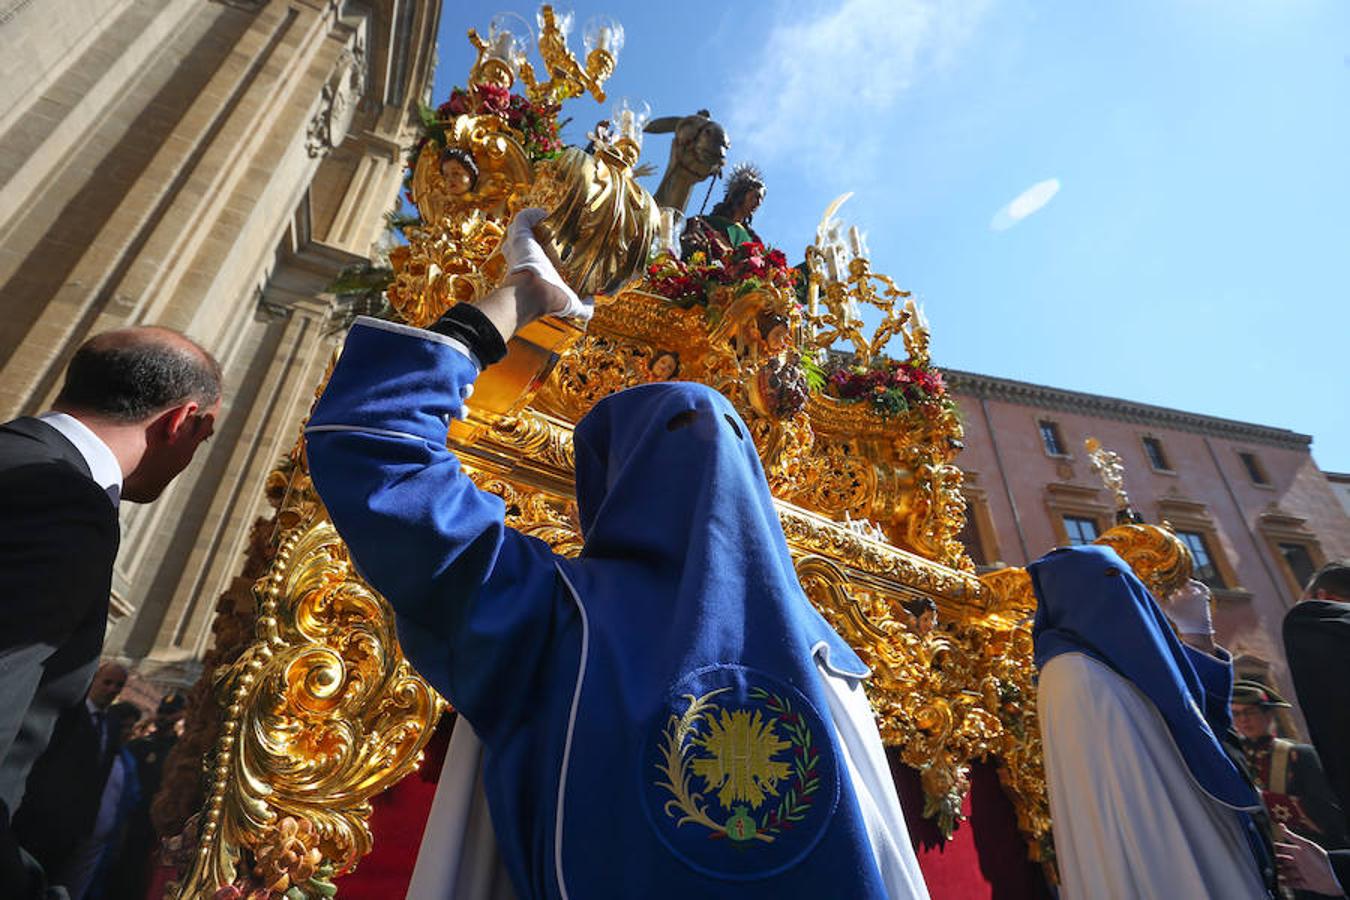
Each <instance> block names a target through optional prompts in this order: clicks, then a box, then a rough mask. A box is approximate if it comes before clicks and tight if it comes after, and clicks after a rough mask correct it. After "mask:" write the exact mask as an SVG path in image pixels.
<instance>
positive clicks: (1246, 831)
mask: <svg viewBox="0 0 1350 900" xmlns="http://www.w3.org/2000/svg"><path fill="white" fill-rule="evenodd" d="M1027 571H1028V572H1029V574H1030V575H1031V581H1032V586H1033V587H1034V588H1035V591H1036V597H1037V601H1038V602H1037V607H1036V619H1035V622H1034V624H1033V627H1032V637H1033V641H1034V645H1035V662H1036V667H1037V669H1041V668H1044V667H1045V665H1046V663H1048V662H1049V661H1050V660H1052V659H1054V658H1055V657H1057V656H1060V655H1061V654H1067V653H1081V654H1084V655H1086V656H1089V657H1091V658H1093V659H1095V660H1097V661H1098V662H1100V663H1102V664H1103V665H1105V666H1107V667H1108V668H1110V669H1111V670H1113V671H1114V672H1115V673H1116V674H1117V675H1119V676H1120V677H1122V678H1124V679H1125V680H1126V681H1128V682H1130V683H1131V684H1132V685H1133V686H1134V687H1135V688H1137V689H1138V690H1139V691H1140V692H1141V693H1142V694H1143V695H1144V697H1145V698H1147V700H1148V701H1149V702H1150V703H1151V704H1152V706H1153V707H1154V708H1155V709H1157V711H1158V713H1159V714H1160V715H1161V716H1162V718H1163V721H1164V722H1165V724H1166V726H1167V730H1168V732H1169V734H1170V736H1171V739H1172V742H1173V743H1174V744H1175V746H1176V748H1177V750H1178V751H1179V753H1180V756H1181V759H1182V761H1183V763H1184V764H1185V766H1186V769H1187V770H1189V772H1190V775H1191V777H1192V778H1193V779H1194V781H1195V783H1196V784H1197V785H1198V786H1199V787H1200V789H1201V790H1202V791H1204V793H1205V794H1207V795H1208V796H1209V797H1211V798H1212V799H1214V800H1216V801H1218V802H1219V803H1220V804H1222V805H1223V806H1226V807H1228V808H1230V809H1232V810H1233V811H1234V814H1235V815H1236V816H1237V819H1238V821H1239V824H1240V826H1241V830H1242V834H1243V836H1244V837H1245V839H1246V842H1247V845H1248V847H1249V849H1250V851H1251V855H1252V859H1253V861H1254V863H1255V868H1256V869H1257V871H1260V872H1262V873H1263V874H1264V873H1266V872H1268V871H1269V870H1270V866H1271V860H1270V857H1269V854H1268V853H1267V849H1266V845H1265V843H1264V841H1263V840H1262V838H1261V836H1260V834H1259V832H1258V831H1257V828H1256V826H1255V825H1254V823H1253V821H1252V818H1251V815H1250V814H1251V813H1253V812H1259V811H1260V809H1261V799H1260V795H1259V794H1258V793H1257V791H1256V788H1255V787H1254V786H1253V785H1252V783H1251V780H1250V778H1248V776H1247V775H1246V773H1245V772H1244V771H1242V770H1241V769H1240V768H1239V766H1238V765H1237V763H1236V762H1235V761H1234V760H1233V759H1232V757H1231V755H1230V754H1229V752H1228V751H1226V750H1225V749H1224V747H1223V746H1222V744H1221V739H1220V736H1221V735H1224V734H1225V733H1227V731H1228V729H1229V726H1230V725H1231V718H1230V716H1231V712H1230V708H1229V699H1230V697H1231V694H1232V682H1233V676H1232V667H1231V665H1230V664H1229V663H1227V662H1224V661H1222V660H1219V659H1215V658H1213V657H1211V656H1208V655H1206V654H1204V653H1201V652H1199V651H1197V650H1195V649H1194V648H1191V647H1188V646H1186V645H1184V644H1182V643H1181V641H1180V640H1178V639H1177V636H1176V634H1175V633H1174V632H1173V630H1172V627H1171V625H1170V623H1169V622H1168V621H1167V617H1166V616H1165V615H1164V614H1163V612H1162V610H1161V609H1160V608H1159V606H1158V603H1157V601H1156V600H1155V599H1154V598H1153V596H1152V594H1150V593H1149V591H1148V589H1147V588H1146V587H1144V584H1143V582H1141V581H1140V580H1139V578H1138V577H1137V576H1136V575H1135V574H1134V571H1133V570H1132V569H1131V568H1130V566H1129V564H1128V563H1126V562H1125V561H1124V560H1123V559H1121V558H1120V556H1119V555H1118V554H1117V553H1116V552H1115V551H1114V550H1112V549H1111V548H1109V547H1103V546H1098V545H1089V546H1081V547H1062V548H1059V549H1057V550H1052V551H1051V552H1050V553H1048V554H1046V555H1045V556H1043V557H1041V558H1040V559H1039V560H1037V561H1036V562H1034V563H1032V564H1031V565H1030V566H1028V567H1027ZM1082 752H1085V753H1097V752H1102V749H1101V748H1095V749H1094V748H1083V749H1082Z"/></svg>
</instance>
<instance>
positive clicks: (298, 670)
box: [178, 517, 443, 898]
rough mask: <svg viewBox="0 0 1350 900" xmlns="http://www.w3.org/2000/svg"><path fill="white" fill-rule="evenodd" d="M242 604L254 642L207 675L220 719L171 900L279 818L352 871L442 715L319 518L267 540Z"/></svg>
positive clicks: (234, 862)
mask: <svg viewBox="0 0 1350 900" xmlns="http://www.w3.org/2000/svg"><path fill="white" fill-rule="evenodd" d="M254 591H255V594H256V596H257V598H258V617H257V620H256V629H257V639H256V640H255V641H254V643H253V644H252V645H250V646H249V648H248V649H247V650H246V651H245V653H244V654H243V655H241V656H240V657H239V658H238V659H237V660H236V661H235V662H234V663H233V665H231V666H230V667H229V668H227V669H224V670H222V671H220V672H219V673H218V674H217V679H216V689H217V692H218V695H219V696H221V697H222V698H223V700H222V705H223V706H224V707H225V720H224V723H223V725H222V726H221V732H220V737H219V740H218V741H217V744H216V748H215V754H214V762H213V763H212V765H211V768H210V774H211V786H210V790H209V795H208V798H207V806H206V818H205V821H204V822H203V823H202V827H201V834H200V844H199V846H198V849H197V852H196V857H195V859H194V861H193V865H192V867H191V869H190V871H189V872H188V874H187V877H186V878H185V879H184V881H183V883H182V885H181V888H180V890H179V893H178V896H180V897H185V898H186V897H198V896H203V895H209V894H210V893H212V892H214V891H215V890H216V889H217V888H219V887H221V886H223V885H228V884H232V883H234V882H235V880H236V878H237V877H238V867H239V864H240V862H241V853H242V852H244V851H248V852H250V853H252V852H255V851H256V850H257V849H258V847H259V846H260V842H261V841H264V840H265V838H266V835H267V834H269V829H272V827H273V826H274V825H275V824H276V823H277V822H278V820H279V819H280V818H282V817H284V816H293V817H296V818H297V819H303V820H305V821H307V822H310V823H312V825H313V829H314V833H315V835H316V836H317V837H316V840H317V845H316V846H317V848H318V849H319V851H320V853H321V855H322V858H323V859H325V860H327V861H329V863H331V864H332V866H333V867H334V868H335V869H336V870H338V871H342V870H345V869H348V868H350V867H351V866H353V865H354V864H355V863H356V861H357V860H358V859H359V858H360V857H361V856H362V855H363V854H365V853H367V852H369V850H370V846H371V834H370V828H369V825H368V823H367V821H366V820H367V818H368V817H369V815H370V806H369V799H370V797H371V796H373V795H374V794H376V793H378V792H380V791H381V790H383V789H384V788H386V787H388V786H389V785H391V784H393V783H394V782H396V781H398V780H399V779H400V778H402V777H403V776H404V775H405V774H407V773H408V772H409V771H411V770H412V769H413V768H414V767H416V765H417V764H418V762H419V761H420V759H421V749H422V746H423V745H424V744H425V743H426V741H427V739H428V738H429V737H430V733H431V729H430V725H432V724H434V723H435V721H436V718H437V716H438V715H439V713H440V710H441V708H442V705H443V704H442V701H441V700H440V698H439V697H437V696H436V694H435V693H434V692H433V691H432V690H431V689H430V687H429V686H428V685H427V684H426V683H425V682H424V681H422V680H421V679H420V678H418V677H417V676H416V675H415V674H414V673H413V672H412V670H411V669H410V668H409V666H408V664H407V662H406V661H404V659H403V656H402V653H401V652H400V650H399V648H398V641H397V637H396V635H395V634H394V628H393V615H392V613H391V611H390V610H389V609H388V607H387V605H386V604H385V603H384V601H383V600H382V599H381V598H380V597H379V596H378V595H377V594H375V593H374V592H373V591H371V590H370V589H369V588H368V587H366V586H365V585H364V584H362V583H361V582H360V580H359V578H358V576H357V575H356V574H355V572H354V571H353V570H352V568H351V563H350V560H349V559H348V557H347V551H346V548H345V547H344V545H343V544H342V541H341V539H340V538H339V537H338V535H337V532H336V530H335V529H334V528H333V526H332V524H331V523H330V522H328V521H327V520H326V518H323V517H315V518H311V519H309V520H308V521H306V522H304V523H302V524H300V525H298V526H296V527H295V528H293V529H292V530H291V531H290V533H289V534H288V535H286V536H285V537H284V538H283V539H282V540H281V542H280V546H279V548H278V551H277V554H276V558H275V560H274V562H273V565H272V568H271V571H270V572H269V574H267V575H266V576H265V577H264V578H262V579H261V580H260V581H259V582H258V584H257V585H256V586H255V588H254Z"/></svg>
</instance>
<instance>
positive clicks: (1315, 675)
mask: <svg viewBox="0 0 1350 900" xmlns="http://www.w3.org/2000/svg"><path fill="white" fill-rule="evenodd" d="M1284 649H1285V655H1286V656H1287V657H1288V658H1289V672H1290V674H1291V675H1293V676H1294V690H1295V691H1296V692H1297V693H1298V703H1299V706H1301V707H1302V708H1303V717H1304V718H1305V719H1307V720H1308V732H1309V733H1310V734H1311V735H1312V742H1313V746H1314V747H1316V748H1317V755H1318V757H1320V758H1321V761H1322V771H1323V772H1325V773H1326V776H1327V781H1329V782H1330V783H1331V789H1332V790H1333V791H1334V792H1335V794H1336V797H1337V799H1338V800H1339V801H1340V806H1341V812H1342V813H1347V812H1350V603H1337V602H1335V601H1332V600H1304V601H1302V602H1301V603H1296V604H1294V606H1293V608H1292V609H1290V610H1289V612H1288V613H1287V614H1286V615H1285V617H1284Z"/></svg>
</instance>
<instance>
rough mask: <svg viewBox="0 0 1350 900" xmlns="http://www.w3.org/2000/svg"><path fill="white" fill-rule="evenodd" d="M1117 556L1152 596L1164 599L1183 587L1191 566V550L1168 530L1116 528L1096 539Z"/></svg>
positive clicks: (1096, 542)
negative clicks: (1128, 565) (1127, 565)
mask: <svg viewBox="0 0 1350 900" xmlns="http://www.w3.org/2000/svg"><path fill="white" fill-rule="evenodd" d="M1093 543H1094V544H1104V545H1105V546H1107V547H1110V548H1111V549H1112V550H1115V551H1116V552H1117V553H1119V554H1120V556H1121V558H1122V559H1124V560H1125V561H1126V562H1127V563H1129V564H1130V568H1131V569H1133V570H1134V572H1135V574H1136V575H1138V576H1139V580H1140V581H1142V582H1144V586H1145V587H1147V588H1148V589H1149V591H1150V592H1151V593H1152V594H1153V596H1155V597H1157V598H1158V599H1160V600H1161V599H1164V598H1166V597H1167V596H1168V595H1170V594H1171V593H1172V592H1173V591H1175V590H1177V589H1178V588H1180V587H1184V586H1185V584H1186V580H1187V579H1188V578H1190V577H1191V571H1192V567H1193V565H1194V563H1193V560H1192V559H1191V551H1190V549H1189V548H1187V546H1186V544H1185V542H1184V541H1182V540H1181V538H1179V537H1177V536H1176V533H1175V532H1173V531H1172V529H1171V528H1166V527H1159V526H1157V525H1117V526H1116V527H1115V528H1112V529H1110V530H1109V531H1106V532H1105V533H1103V534H1102V535H1101V536H1100V537H1098V538H1097V539H1096V540H1095V541H1093Z"/></svg>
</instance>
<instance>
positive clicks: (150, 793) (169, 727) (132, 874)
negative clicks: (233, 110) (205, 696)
mask: <svg viewBox="0 0 1350 900" xmlns="http://www.w3.org/2000/svg"><path fill="white" fill-rule="evenodd" d="M186 707H187V697H185V696H184V695H183V694H181V693H179V692H177V691H170V692H169V693H167V694H165V695H164V698H163V699H162V700H160V701H159V706H158V708H156V710H155V718H154V722H153V723H152V724H151V728H150V732H149V733H148V734H146V735H145V736H144V737H139V738H137V739H136V740H134V741H132V742H131V743H130V744H129V745H128V746H127V751H126V752H127V754H128V756H129V757H130V758H131V760H132V761H133V762H134V764H135V766H136V780H137V783H138V784H139V786H140V797H139V799H138V802H137V803H136V806H135V808H134V809H132V810H131V812H130V815H129V817H128V819H127V828H126V840H125V842H124V843H123V846H122V852H121V853H120V854H118V857H117V859H116V861H115V862H114V863H113V865H111V866H110V867H109V871H108V881H109V883H110V884H111V885H113V886H114V890H112V891H110V892H109V896H115V897H134V898H140V897H144V896H145V893H146V890H147V888H148V885H149V881H150V869H151V861H152V859H153V856H154V852H155V850H156V848H157V847H158V846H159V835H158V834H156V832H155V828H154V825H153V824H151V821H150V804H151V803H152V802H153V801H154V799H155V794H157V793H158V792H159V785H160V781H161V779H162V778H163V776H164V761H165V760H166V759H168V757H169V751H170V750H172V749H173V745H174V744H176V743H177V742H178V724H179V723H180V722H181V721H182V720H183V713H184V710H185V709H186Z"/></svg>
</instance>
